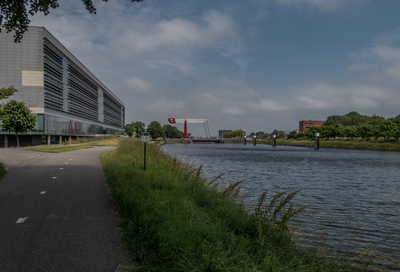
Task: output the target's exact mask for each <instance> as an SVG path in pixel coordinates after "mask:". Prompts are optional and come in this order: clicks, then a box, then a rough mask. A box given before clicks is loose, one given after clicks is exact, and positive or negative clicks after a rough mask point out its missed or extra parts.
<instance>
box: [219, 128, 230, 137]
mask: <svg viewBox="0 0 400 272" xmlns="http://www.w3.org/2000/svg"><path fill="white" fill-rule="evenodd" d="M229 132H232V130H226V129H223V130H218V137H219V138H222V137H223V136H224V135H225V134H227V133H229Z"/></svg>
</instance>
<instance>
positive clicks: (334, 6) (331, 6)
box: [274, 0, 365, 12]
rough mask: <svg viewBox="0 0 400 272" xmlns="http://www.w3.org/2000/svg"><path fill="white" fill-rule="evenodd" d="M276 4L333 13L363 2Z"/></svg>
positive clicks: (285, 0) (287, 0)
mask: <svg viewBox="0 0 400 272" xmlns="http://www.w3.org/2000/svg"><path fill="white" fill-rule="evenodd" d="M274 2H275V3H276V4H279V5H284V6H288V7H292V6H298V7H301V6H306V7H308V8H317V9H318V10H320V11H322V12H330V11H335V10H338V9H340V8H343V7H346V8H347V7H349V5H354V4H356V5H359V4H362V3H363V2H365V1H361V0H274Z"/></svg>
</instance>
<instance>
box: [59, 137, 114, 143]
mask: <svg viewBox="0 0 400 272" xmlns="http://www.w3.org/2000/svg"><path fill="white" fill-rule="evenodd" d="M114 138H119V136H115V135H112V136H100V137H93V138H87V139H76V140H72V141H65V142H63V143H62V144H63V145H70V144H83V143H89V142H94V141H102V140H109V139H114Z"/></svg>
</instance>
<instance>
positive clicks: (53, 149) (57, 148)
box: [27, 145, 92, 153]
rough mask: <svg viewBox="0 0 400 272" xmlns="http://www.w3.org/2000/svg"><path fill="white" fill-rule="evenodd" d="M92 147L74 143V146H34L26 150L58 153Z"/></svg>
mask: <svg viewBox="0 0 400 272" xmlns="http://www.w3.org/2000/svg"><path fill="white" fill-rule="evenodd" d="M87 148H92V147H91V146H85V145H74V146H51V147H34V148H28V149H27V150H31V151H38V152H46V153H60V152H68V151H74V150H79V149H87Z"/></svg>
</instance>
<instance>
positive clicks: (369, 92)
mask: <svg viewBox="0 0 400 272" xmlns="http://www.w3.org/2000/svg"><path fill="white" fill-rule="evenodd" d="M296 96H297V97H296ZM392 96H393V93H392V91H390V90H387V89H385V88H382V87H379V86H366V85H356V84H352V85H348V86H332V85H328V84H324V83H316V84H312V85H309V86H304V87H302V88H300V89H294V90H293V92H292V95H291V97H292V98H294V101H296V100H297V102H295V103H296V104H297V106H296V105H292V106H293V107H301V108H307V109H334V108H344V109H368V108H377V107H379V105H380V103H381V102H382V101H385V100H388V99H390V97H392Z"/></svg>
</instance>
